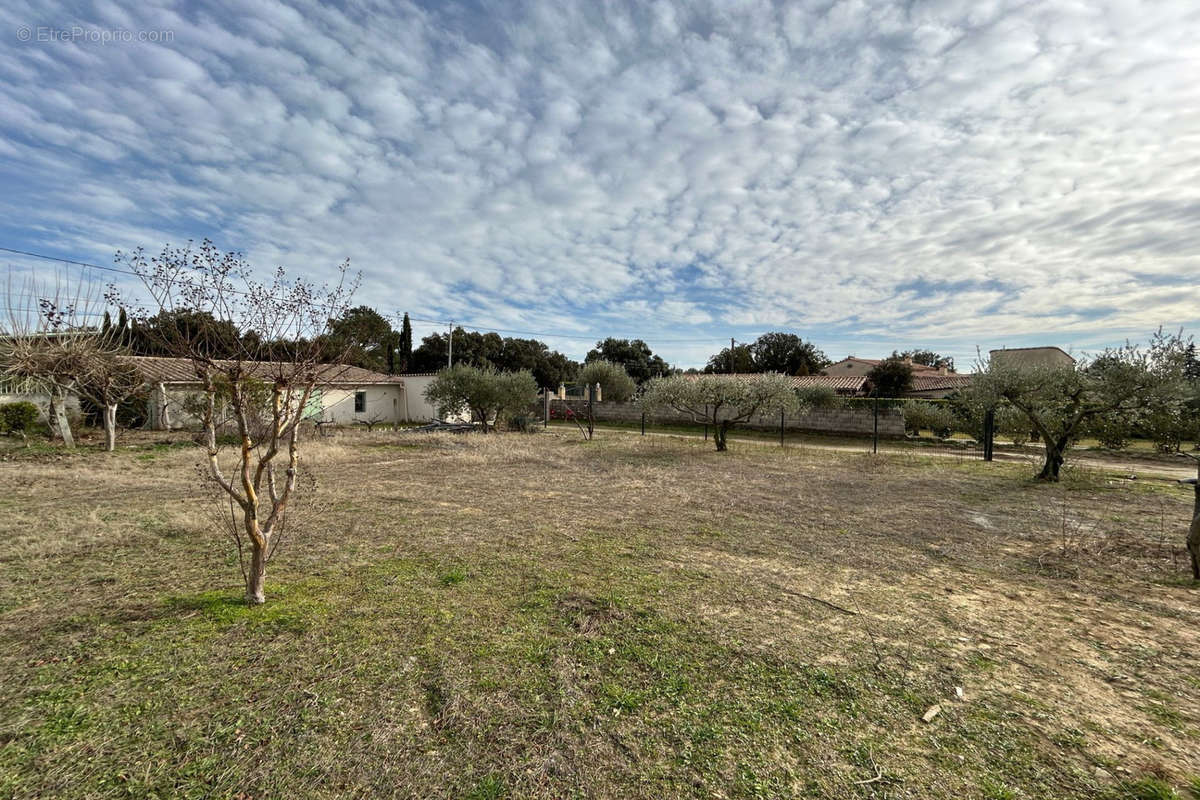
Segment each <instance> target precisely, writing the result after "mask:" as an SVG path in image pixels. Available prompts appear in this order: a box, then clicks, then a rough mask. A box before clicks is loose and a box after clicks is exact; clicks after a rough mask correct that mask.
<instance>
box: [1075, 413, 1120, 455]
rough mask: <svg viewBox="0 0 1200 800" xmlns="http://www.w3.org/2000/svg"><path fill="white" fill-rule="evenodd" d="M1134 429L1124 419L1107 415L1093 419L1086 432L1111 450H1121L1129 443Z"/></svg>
mask: <svg viewBox="0 0 1200 800" xmlns="http://www.w3.org/2000/svg"><path fill="white" fill-rule="evenodd" d="M1131 433H1132V431H1131V430H1130V427H1129V423H1128V422H1126V421H1125V420H1124V419H1121V418H1116V417H1106V418H1101V419H1095V420H1092V422H1091V423H1089V424H1088V426H1087V428H1086V429H1085V434H1086V435H1087V436H1091V437H1093V438H1094V439H1096V440H1097V441H1098V442H1100V446H1101V447H1106V448H1108V449H1109V450H1120V449H1122V448H1123V447H1125V445H1127V444H1129V437H1130V435H1131Z"/></svg>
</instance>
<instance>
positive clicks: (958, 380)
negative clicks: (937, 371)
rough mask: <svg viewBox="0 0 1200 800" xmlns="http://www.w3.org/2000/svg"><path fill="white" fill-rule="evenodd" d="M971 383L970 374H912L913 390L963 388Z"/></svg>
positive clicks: (930, 390) (927, 390)
mask: <svg viewBox="0 0 1200 800" xmlns="http://www.w3.org/2000/svg"><path fill="white" fill-rule="evenodd" d="M970 385H971V376H970V375H913V379H912V389H910V390H909V391H913V392H935V391H937V390H939V389H964V388H966V387H967V386H970Z"/></svg>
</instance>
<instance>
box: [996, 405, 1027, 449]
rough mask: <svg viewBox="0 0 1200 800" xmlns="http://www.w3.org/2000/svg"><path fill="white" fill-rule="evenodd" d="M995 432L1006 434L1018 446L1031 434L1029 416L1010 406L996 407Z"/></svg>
mask: <svg viewBox="0 0 1200 800" xmlns="http://www.w3.org/2000/svg"><path fill="white" fill-rule="evenodd" d="M996 432H997V433H1001V434H1003V435H1005V436H1007V437H1008V438H1009V439H1011V440H1012V443H1013V444H1015V445H1017V446H1018V447H1020V446H1021V445H1023V444H1025V443H1026V442H1028V441H1029V439H1030V436H1031V435H1032V433H1031V431H1030V430H1029V418H1028V417H1026V416H1025V415H1024V414H1022V413H1021V412H1020V411H1018V410H1017V409H1015V408H1013V407H1012V406H1000V408H998V409H996Z"/></svg>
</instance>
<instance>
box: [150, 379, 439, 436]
mask: <svg viewBox="0 0 1200 800" xmlns="http://www.w3.org/2000/svg"><path fill="white" fill-rule="evenodd" d="M360 392H361V393H362V394H363V401H364V402H363V404H362V410H361V411H359V410H356V403H355V398H356V395H357V394H358V393H360ZM404 395H405V391H404V387H403V386H402V385H400V384H398V383H388V384H371V385H367V386H360V387H357V388H353V389H350V388H346V389H342V388H338V389H318V390H316V391H314V396H313V398H312V399H311V400H310V401H309V409H310V412H309V413H308V414H306V415H305V416H306V418H312V419H314V420H315V419H320V420H324V421H329V422H334V423H336V424H338V425H354V424H355V423H358V422H368V421H369V422H383V423H391V422H403V421H404V420H405V419H406V417H405V406H404ZM202 400H203V395H202V394H201V392H200V391H199V390H197V389H194V388H191V387H185V386H179V385H175V386H169V387H168V388H167V406H168V408H169V416H170V419H171V427H172V428H173V429H176V430H178V429H189V430H194V429H197V428H199V427H200V418H199V417H198V416H196V415H194V414H190V413H188V411H187V410H186V409H187V408H188V407H194V406H195V405H196V404H197V403H199V402H200V401H202ZM149 402H150V409H149V410H150V423H151V426H152V427H157V425H158V417H159V414H158V408H157V406H158V394H157V392H151V398H150V401H149ZM421 402H424V400H423V399H422V401H421ZM423 408H424V406H422V407H421V409H423ZM421 409H418V411H420V410H421ZM411 418H412V419H428V417H419V416H413V417H411Z"/></svg>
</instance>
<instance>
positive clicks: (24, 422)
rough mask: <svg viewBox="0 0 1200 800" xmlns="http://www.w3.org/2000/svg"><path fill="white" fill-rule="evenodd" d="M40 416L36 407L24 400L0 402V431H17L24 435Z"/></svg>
mask: <svg viewBox="0 0 1200 800" xmlns="http://www.w3.org/2000/svg"><path fill="white" fill-rule="evenodd" d="M40 416H41V412H39V411H38V407H37V406H35V405H34V404H33V403H30V402H27V401H24V400H21V401H18V402H16V403H0V433H19V434H21V435H22V436H24V435H25V434H27V433H29V432H30V431H32V430H33V429H34V428H35V427H36V426H37V424H38V417H40Z"/></svg>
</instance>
